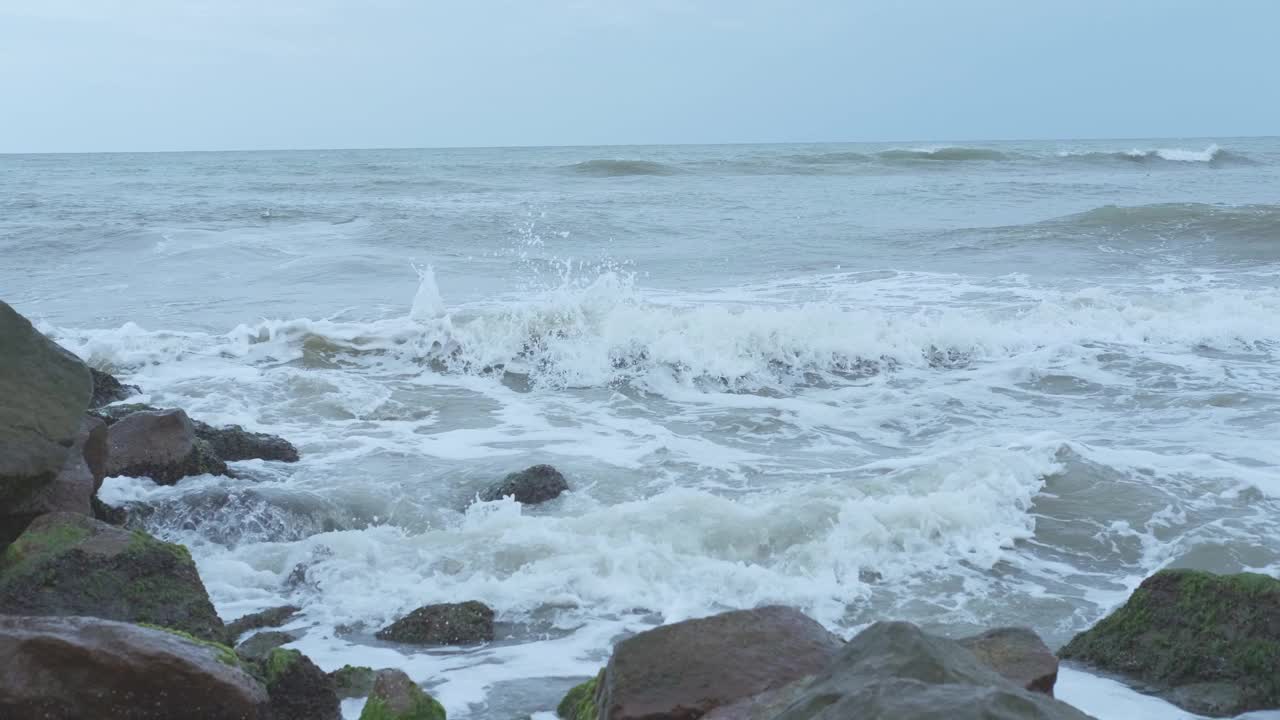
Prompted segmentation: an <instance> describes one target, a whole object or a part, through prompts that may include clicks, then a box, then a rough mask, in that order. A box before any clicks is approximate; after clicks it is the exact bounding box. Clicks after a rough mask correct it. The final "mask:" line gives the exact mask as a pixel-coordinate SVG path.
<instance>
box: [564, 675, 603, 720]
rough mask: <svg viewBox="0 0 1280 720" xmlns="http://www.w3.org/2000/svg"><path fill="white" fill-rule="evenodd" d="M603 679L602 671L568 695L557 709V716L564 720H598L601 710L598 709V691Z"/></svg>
mask: <svg viewBox="0 0 1280 720" xmlns="http://www.w3.org/2000/svg"><path fill="white" fill-rule="evenodd" d="M603 677H604V670H603V669H602V670H601V671H600V672H599V674H597V675H596V676H595V677H593V678H591V679H590V680H588V681H586V682H584V683H582V684H581V685H577V686H575V687H574V688H573V689H572V690H570V691H569V692H568V693H566V694H565V696H564V699H563V700H561V701H560V704H559V705H558V706H557V707H556V714H557V715H559V716H560V717H561V718H562V719H563V720H596V717H597V716H598V715H599V709H598V708H597V707H596V691H597V690H598V689H599V687H600V680H601V678H603Z"/></svg>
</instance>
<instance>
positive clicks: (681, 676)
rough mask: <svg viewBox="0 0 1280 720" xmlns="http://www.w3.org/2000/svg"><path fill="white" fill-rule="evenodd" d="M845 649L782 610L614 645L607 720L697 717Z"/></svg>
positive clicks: (714, 619)
mask: <svg viewBox="0 0 1280 720" xmlns="http://www.w3.org/2000/svg"><path fill="white" fill-rule="evenodd" d="M843 645H844V643H843V642H842V641H841V640H840V638H839V637H837V636H836V635H833V634H832V633H830V632H828V631H827V630H826V629H825V628H823V627H822V626H821V625H819V624H818V623H817V622H816V621H814V620H813V619H811V618H809V617H808V616H806V615H804V614H803V613H801V612H800V611H798V610H795V609H793V608H788V607H780V606H770V607H762V608H757V609H755V610H737V611H733V612H727V613H722V614H720V615H713V616H711V617H707V618H701V619H697V620H686V621H684V622H679V623H674V624H672V625H665V626H663V627H660V628H656V629H653V630H649V631H646V632H643V633H640V634H639V635H635V636H633V637H630V638H627V639H626V640H623V641H622V642H620V643H618V644H617V645H616V646H614V649H613V656H612V657H611V658H610V659H609V665H608V667H606V668H605V671H604V675H603V676H602V677H601V678H600V679H599V681H598V687H597V688H596V689H595V691H594V695H595V699H596V707H597V708H598V710H599V717H600V718H601V720H689V719H691V718H697V717H699V716H701V715H703V714H705V713H707V712H708V711H711V710H713V709H714V708H716V707H719V706H722V705H728V704H731V703H735V702H738V701H740V700H744V699H746V698H750V697H753V696H757V695H760V694H761V693H765V692H768V691H772V690H776V689H778V688H781V687H783V686H785V685H787V684H788V683H791V682H794V681H796V680H799V679H801V678H803V677H805V676H808V675H813V674H815V673H818V672H821V671H822V669H823V668H825V667H827V665H828V664H829V663H830V662H831V661H832V659H833V658H835V657H836V655H837V654H838V653H839V652H840V650H841V648H842V647H843ZM576 714H577V713H575V715H576ZM904 717H905V716H904Z"/></svg>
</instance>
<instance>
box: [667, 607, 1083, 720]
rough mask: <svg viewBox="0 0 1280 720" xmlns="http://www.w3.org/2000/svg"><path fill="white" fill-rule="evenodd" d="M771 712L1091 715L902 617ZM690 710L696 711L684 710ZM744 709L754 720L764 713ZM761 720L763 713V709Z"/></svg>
mask: <svg viewBox="0 0 1280 720" xmlns="http://www.w3.org/2000/svg"><path fill="white" fill-rule="evenodd" d="M785 700H786V701H787V702H786V705H785V707H784V708H783V709H781V710H780V711H777V709H776V708H771V709H770V710H771V711H770V712H769V714H768V715H767V717H768V718H770V719H771V720H844V719H845V718H858V719H859V720H904V719H905V718H911V720H996V719H998V720H1087V718H1088V717H1089V716H1088V715H1085V714H1084V713H1082V712H1080V711H1079V710H1076V709H1075V708H1073V707H1071V706H1070V705H1067V704H1066V703H1063V702H1060V701H1058V700H1054V699H1053V698H1051V697H1048V696H1047V695H1044V694H1042V693H1038V692H1032V691H1030V690H1027V689H1025V688H1022V687H1019V686H1018V685H1015V684H1014V683H1012V682H1010V681H1009V680H1007V679H1005V678H1004V677H1002V676H1001V675H1000V674H998V673H996V672H995V671H994V670H992V669H991V668H989V667H987V666H986V665H985V664H983V663H982V661H980V660H979V659H978V658H977V657H976V656H974V654H973V653H971V652H969V651H968V650H966V649H965V648H964V646H962V645H960V643H958V642H955V641H954V640H948V639H945V638H941V637H935V636H932V635H928V634H926V633H924V632H923V631H921V630H920V628H918V627H916V626H914V625H912V624H910V623H903V622H881V623H876V624H875V625H872V626H871V627H869V628H867V629H866V630H864V631H863V632H862V633H860V634H859V635H858V636H857V637H855V638H854V639H853V640H850V641H849V643H848V645H846V646H845V648H844V649H843V650H842V651H841V652H840V653H839V655H838V657H836V658H835V660H834V661H833V662H832V663H831V664H830V665H829V666H828V667H827V668H826V669H824V670H823V671H822V672H821V673H820V674H818V675H817V676H816V677H814V678H812V679H809V680H806V681H802V684H801V685H800V686H798V687H795V688H793V689H792V693H790V694H789V695H788V697H786V698H785ZM685 717H686V718H688V717H690V716H685ZM744 717H749V718H752V720H756V718H757V717H758V716H751V715H747V716H744ZM759 720H764V717H760V718H759Z"/></svg>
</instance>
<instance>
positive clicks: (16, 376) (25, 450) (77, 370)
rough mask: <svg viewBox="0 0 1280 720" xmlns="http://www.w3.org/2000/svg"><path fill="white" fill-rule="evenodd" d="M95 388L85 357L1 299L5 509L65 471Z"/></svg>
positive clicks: (0, 455)
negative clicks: (47, 333)
mask: <svg viewBox="0 0 1280 720" xmlns="http://www.w3.org/2000/svg"><path fill="white" fill-rule="evenodd" d="M92 393H93V381H92V380H91V379H90V376H89V368H88V367H86V366H85V364H84V363H82V362H80V360H79V358H77V357H76V356H75V355H72V354H71V353H70V352H67V351H66V350H65V349H63V348H61V347H59V346H58V345H57V344H56V343H54V342H53V341H52V340H50V339H48V338H46V337H45V336H44V335H42V334H40V333H39V332H38V331H37V330H36V329H35V328H34V327H32V325H31V323H30V322H28V321H27V319H26V318H24V317H22V316H21V315H19V314H18V313H17V312H16V311H14V309H13V308H11V307H9V305H7V304H6V303H3V302H0V398H3V402H0V514H6V513H7V511H8V510H9V509H10V508H11V507H12V506H13V504H14V503H17V502H21V501H23V500H25V499H26V498H28V497H29V496H30V495H31V493H33V492H34V491H36V490H37V489H39V488H41V487H43V486H44V485H46V484H48V483H49V482H50V481H52V480H53V479H54V477H56V476H57V474H58V473H59V472H60V471H61V470H62V468H63V467H64V466H65V464H66V460H67V455H68V453H69V450H70V448H71V447H72V446H73V445H74V444H75V440H76V436H77V435H78V434H79V431H80V418H81V416H82V415H84V412H85V409H86V408H88V406H89V398H90V396H91V395H92Z"/></svg>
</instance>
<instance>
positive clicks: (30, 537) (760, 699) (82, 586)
mask: <svg viewBox="0 0 1280 720" xmlns="http://www.w3.org/2000/svg"><path fill="white" fill-rule="evenodd" d="M139 394H141V390H140V389H139V388H137V387H133V386H129V385H125V384H123V383H120V382H119V381H118V380H116V379H115V378H114V377H112V376H111V375H110V374H108V373H106V372H103V371H101V370H97V369H91V368H89V367H87V366H86V365H85V364H84V363H83V362H81V361H80V360H79V359H78V358H76V357H75V356H74V355H73V354H72V353H70V352H68V351H66V350H65V349H63V348H61V347H59V346H58V345H57V344H55V343H54V342H52V341H51V340H49V339H48V338H46V337H44V336H43V335H42V334H41V333H39V332H38V331H37V330H36V329H35V328H34V327H33V326H32V325H31V323H30V322H29V321H27V319H26V318H24V317H22V316H21V315H19V314H18V313H17V312H16V311H14V310H13V309H12V308H11V307H9V306H8V305H7V304H5V303H3V302H0V667H3V668H6V671H5V672H3V673H0V717H20V718H25V717H41V718H138V719H144V718H147V719H150V718H176V717H199V718H206V717H207V718H237V719H245V720H292V719H294V718H297V719H298V720H304V719H305V720H329V719H331V718H339V717H341V710H340V703H341V701H342V699H344V698H362V697H364V698H367V700H366V701H365V704H364V709H363V712H362V713H361V715H360V717H361V718H362V720H428V719H429V720H443V719H444V717H445V711H444V708H443V707H442V706H441V705H440V704H439V703H438V702H436V701H435V700H434V699H433V698H432V697H431V696H430V695H429V694H427V693H426V692H425V691H424V690H423V689H422V688H421V687H420V686H419V685H417V684H416V683H414V682H413V680H411V679H410V678H409V677H408V676H406V675H405V674H404V673H403V672H401V671H400V670H397V669H394V668H388V669H381V670H375V669H373V668H363V667H351V666H346V667H343V668H341V669H339V670H336V671H334V672H330V673H326V672H324V671H323V670H321V669H320V668H319V667H317V666H316V665H315V664H314V663H313V662H312V661H311V660H310V659H309V658H307V657H306V656H305V655H303V654H301V653H300V652H298V651H297V650H290V649H286V648H285V647H283V646H285V645H288V644H289V643H291V642H294V641H295V640H297V639H298V638H297V636H295V635H293V634H291V633H289V632H288V631H286V630H278V629H274V628H279V627H281V626H282V625H286V624H288V623H289V622H291V621H292V619H293V618H295V617H296V614H297V613H298V612H299V610H298V608H296V607H291V606H283V607H279V608H272V609H270V610H266V611H263V612H260V613H255V614H253V615H250V616H246V617H244V618H240V619H238V620H235V621H234V622H229V623H228V622H225V621H224V620H223V619H222V618H220V617H219V616H218V614H217V612H216V611H215V609H214V607H213V604H212V603H211V602H210V600H209V595H208V592H207V591H206V589H205V586H204V584H203V581H202V580H201V578H200V575H199V572H198V570H197V568H196V566H195V563H194V562H193V560H192V558H191V555H190V553H189V552H188V551H187V549H186V548H185V547H183V546H181V545H176V544H172V543H167V542H163V541H161V540H158V539H156V538H153V537H151V536H150V535H148V534H146V533H145V532H142V531H141V530H140V529H137V528H135V527H132V524H131V523H129V521H128V514H129V509H128V508H113V507H110V506H108V505H106V504H105V503H103V502H102V501H101V500H99V499H98V496H97V493H98V491H99V489H100V488H101V486H102V482H103V479H104V478H105V477H111V476H120V475H124V476H133V477H146V478H150V479H151V480H152V481H154V482H157V483H160V484H174V483H178V482H181V481H182V480H183V478H186V477H190V476H196V475H204V474H223V475H227V474H232V473H234V472H235V470H234V469H233V468H231V467H229V466H228V463H235V462H239V461H243V460H249V459H256V460H261V461H265V462H297V461H299V460H300V453H299V452H298V450H297V448H295V447H294V446H293V445H292V444H291V443H289V442H288V441H287V440H284V439H283V438H279V437H275V436H272V435H265V434H261V433H253V432H249V431H246V430H244V429H243V428H241V427H239V426H227V427H213V426H210V425H208V424H205V423H202V422H200V421H198V420H195V419H192V418H190V417H188V415H187V414H186V412H185V411H183V410H182V409H178V408H159V407H153V406H150V405H143V404H136V403H135V404H128V403H126V401H128V400H130V399H131V398H133V397H135V396H137V395H139ZM568 488H569V484H568V482H567V481H566V479H565V478H564V476H563V475H561V474H560V473H559V472H558V471H557V470H556V469H555V468H552V467H550V466H546V465H539V466H535V467H532V468H529V469H527V470H525V471H522V472H519V473H512V474H511V475H508V476H507V477H506V478H504V479H502V480H500V481H498V482H496V483H495V484H494V485H493V486H491V487H490V488H488V489H486V490H485V491H484V492H482V493H481V494H480V496H479V499H481V500H494V499H498V498H501V497H512V498H513V499H514V500H515V501H517V502H521V503H525V504H536V503H540V502H545V501H548V500H551V499H553V498H555V497H556V496H558V495H559V494H560V493H562V492H564V491H565V490H567V489H568ZM299 571H300V575H301V578H300V580H299V582H305V579H306V568H305V567H303V566H299ZM458 600H459V602H456V603H449V604H443V605H430V606H424V607H421V608H418V609H417V610H414V611H413V612H411V613H408V614H407V615H406V616H404V617H402V618H400V619H399V620H397V621H395V622H394V623H391V624H390V625H388V626H387V627H385V628H382V629H379V630H377V632H376V634H375V637H377V638H378V639H380V640H382V641H385V642H390V643H397V644H403V645H405V646H408V647H415V646H416V647H421V646H457V645H468V644H476V643H484V642H488V641H492V640H493V639H494V637H495V629H494V612H493V610H492V609H490V608H489V607H487V606H486V605H484V604H483V603H482V602H479V601H476V600H472V599H468V598H459V599H458ZM1059 657H1061V658H1062V659H1063V660H1066V661H1070V662H1077V663H1081V664H1083V665H1085V666H1088V667H1091V668H1095V669H1097V670H1099V671H1102V672H1106V673H1109V674H1112V675H1115V676H1117V677H1120V678H1122V679H1124V680H1126V681H1127V682H1129V683H1130V684H1131V685H1133V686H1135V687H1137V688H1139V689H1141V690H1143V691H1146V692H1150V693H1153V694H1156V695H1159V696H1161V697H1164V698H1166V699H1168V700H1169V701H1170V702H1173V703H1174V704H1177V705H1179V706H1180V707H1183V708H1185V709H1187V710H1190V711H1192V712H1196V713H1201V714H1205V715H1211V716H1231V715H1235V714H1239V713H1242V712H1247V711H1251V710H1259V709H1268V708H1280V673H1278V672H1277V669H1278V668H1280V580H1277V579H1276V578H1273V577H1269V576H1264V575H1255V574H1248V573H1245V574H1238V575H1213V574H1210V573H1204V572H1193V571H1185V570H1166V571H1161V572H1159V573H1157V574H1155V575H1153V576H1152V577H1150V578H1148V579H1147V580H1146V581H1145V582H1143V584H1142V586H1141V587H1139V588H1138V589H1137V590H1136V591H1135V592H1134V594H1133V595H1132V597H1131V598H1130V599H1129V601H1128V603H1126V604H1125V605H1124V606H1123V607H1121V608H1119V609H1117V610H1116V611H1115V612H1114V613H1113V614H1112V615H1110V616H1109V617H1107V618H1106V619H1104V620H1102V621H1101V622H1099V623H1098V624H1097V625H1095V626H1094V627H1093V628H1091V629H1089V630H1088V631H1086V632H1083V633H1080V634H1079V635H1077V636H1076V637H1075V638H1074V639H1073V640H1072V641H1071V642H1070V643H1068V644H1067V645H1066V646H1065V647H1063V648H1062V649H1061V650H1060V651H1059V653H1058V654H1057V655H1055V654H1054V653H1053V652H1052V651H1051V650H1050V648H1048V647H1046V646H1045V644H1044V643H1043V642H1042V641H1041V640H1040V638H1039V637H1037V636H1036V635H1035V634H1034V633H1033V632H1032V631H1030V630H1027V629H1022V628H997V629H993V630H990V631H988V632H985V633H982V634H980V635H977V636H974V637H969V638H963V639H960V640H953V639H947V638H943V637H938V636H935V635H930V634H928V633H925V632H923V631H922V630H920V629H919V628H918V627H916V626H914V625H911V624H910V623H902V622H879V623H875V624H873V625H871V626H870V627H868V628H866V629H864V630H863V631H862V632H860V633H858V634H857V635H855V636H854V637H852V638H850V639H848V640H847V641H846V640H845V639H842V638H840V637H838V636H836V635H834V634H832V633H830V632H829V631H827V630H826V629H825V628H823V627H822V626H821V625H820V624H818V623H817V622H815V621H814V620H812V619H810V618H808V617H806V616H805V615H803V614H802V613H801V612H799V611H798V610H795V609H792V608H786V607H777V606H771V607H761V608H755V609H751V610H737V611H730V612H726V613H722V614H719V615H715V616H712V617H708V618H700V619H695V620H688V621H684V622H679V623H674V624H669V625H665V626H662V627H659V628H656V629H653V630H649V631H646V632H642V633H639V634H636V635H632V636H630V637H626V638H619V639H617V641H616V642H615V645H614V647H613V652H612V655H611V657H610V658H609V660H608V662H607V664H606V665H605V666H604V667H603V668H602V669H601V671H600V673H599V674H598V675H597V676H596V677H594V678H590V679H587V680H586V682H584V683H582V684H580V685H578V686H577V687H575V688H574V689H573V690H572V691H570V692H569V694H568V695H567V696H566V697H565V698H564V700H563V701H562V702H561V704H560V706H559V708H558V714H559V715H560V717H562V718H564V719H565V720H695V719H696V718H701V717H707V718H713V719H716V720H735V719H739V718H741V719H750V720H818V719H821V720H836V719H837V718H846V717H858V718H885V719H886V720H887V719H890V718H893V719H899V718H901V719H904V720H910V719H913V718H919V719H921V720H925V719H927V718H947V719H948V720H963V719H964V718H975V719H977V718H993V719H995V718H1001V719H1005V718H1008V719H1011V720H1016V719H1020V718H1026V719H1028V720H1031V719H1039V718H1044V719H1046V720H1057V719H1062V720H1069V719H1075V718H1087V717H1088V716H1087V715H1085V714H1084V713H1081V712H1080V711H1079V710H1077V709H1075V708H1072V707H1071V706H1069V705H1067V704H1066V703H1063V702H1061V701H1059V700H1057V699H1055V698H1054V697H1053V690H1054V684H1055V682H1056V678H1057V672H1058V664H1059Z"/></svg>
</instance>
